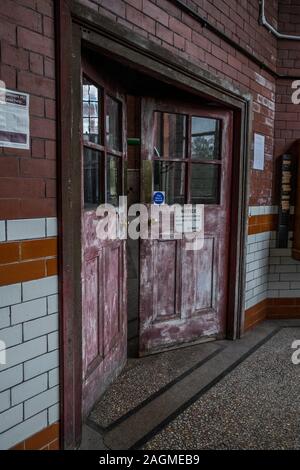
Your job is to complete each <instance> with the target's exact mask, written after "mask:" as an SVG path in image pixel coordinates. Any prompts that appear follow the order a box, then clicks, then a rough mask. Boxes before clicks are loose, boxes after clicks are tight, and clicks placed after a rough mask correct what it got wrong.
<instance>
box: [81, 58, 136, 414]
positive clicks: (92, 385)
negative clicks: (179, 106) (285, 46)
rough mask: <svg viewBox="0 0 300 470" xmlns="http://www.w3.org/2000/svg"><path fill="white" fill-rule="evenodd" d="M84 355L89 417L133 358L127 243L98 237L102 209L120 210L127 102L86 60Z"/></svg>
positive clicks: (111, 81) (114, 84) (85, 406)
mask: <svg viewBox="0 0 300 470" xmlns="http://www.w3.org/2000/svg"><path fill="white" fill-rule="evenodd" d="M82 96H83V129H82V130H83V139H82V142H83V156H82V169H83V171H82V179H83V192H82V193H83V194H82V289H83V293H82V294H83V295H82V303H83V304H82V314H83V318H82V325H83V332H82V334H83V338H82V354H83V370H82V381H83V390H82V395H83V404H82V411H83V416H84V417H85V416H86V415H87V414H88V412H89V411H90V409H91V408H92V406H93V405H94V403H95V402H96V401H97V399H98V398H99V396H100V395H101V394H102V393H103V392H104V391H105V390H106V388H107V387H108V385H109V384H110V383H111V382H112V381H113V380H114V379H115V378H116V376H117V375H118V374H119V373H120V371H121V370H122V368H123V366H124V364H125V362H126V358H127V308H126V307H127V306H126V298H127V292H126V263H125V256H126V251H125V248H126V246H125V240H122V239H119V238H116V239H109V238H108V239H104V240H101V239H99V238H98V237H97V233H96V227H97V223H98V222H99V218H98V217H97V214H96V209H97V207H98V206H99V205H100V204H101V203H109V204H112V205H114V206H118V197H119V196H120V195H122V194H124V190H125V185H124V172H125V161H126V157H127V146H126V113H125V97H124V94H123V93H122V90H121V89H120V87H119V84H118V82H117V80H116V79H115V78H114V77H113V76H108V75H106V72H105V71H104V70H103V69H101V74H100V73H99V71H98V69H97V67H96V66H94V65H92V64H91V63H89V62H88V61H87V60H83V93H82Z"/></svg>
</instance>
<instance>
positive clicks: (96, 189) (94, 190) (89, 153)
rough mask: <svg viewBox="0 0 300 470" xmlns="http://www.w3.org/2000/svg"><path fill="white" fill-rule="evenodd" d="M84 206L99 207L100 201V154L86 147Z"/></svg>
mask: <svg viewBox="0 0 300 470" xmlns="http://www.w3.org/2000/svg"><path fill="white" fill-rule="evenodd" d="M83 171H84V206H85V208H88V207H89V206H95V205H98V204H99V203H100V202H101V200H100V152H98V151H96V150H92V149H90V148H87V147H84V164H83Z"/></svg>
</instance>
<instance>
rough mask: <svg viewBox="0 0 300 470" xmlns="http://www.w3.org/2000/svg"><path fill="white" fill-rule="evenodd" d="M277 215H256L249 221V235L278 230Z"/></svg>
mask: <svg viewBox="0 0 300 470" xmlns="http://www.w3.org/2000/svg"><path fill="white" fill-rule="evenodd" d="M277 221H278V216H277V214H266V215H254V216H250V217H249V219H248V234H249V235H254V234H256V233H262V232H270V231H272V230H276V229H277Z"/></svg>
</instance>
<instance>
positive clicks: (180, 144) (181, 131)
mask: <svg viewBox="0 0 300 470" xmlns="http://www.w3.org/2000/svg"><path fill="white" fill-rule="evenodd" d="M154 126H155V139H154V153H153V156H154V157H158V158H165V159H168V158H170V159H182V158H186V116H185V115H184V114H171V113H162V112H158V111H156V112H155V113H154Z"/></svg>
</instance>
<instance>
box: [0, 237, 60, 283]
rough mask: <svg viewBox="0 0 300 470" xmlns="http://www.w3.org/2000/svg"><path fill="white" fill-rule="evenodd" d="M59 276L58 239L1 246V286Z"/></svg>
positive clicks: (9, 243)
mask: <svg viewBox="0 0 300 470" xmlns="http://www.w3.org/2000/svg"><path fill="white" fill-rule="evenodd" d="M55 274H57V238H56V237H54V238H46V239H41V240H26V241H17V242H8V243H1V244H0V286H5V285H9V284H15V283H17V282H25V281H31V280H34V279H40V278H42V277H45V276H53V275H55Z"/></svg>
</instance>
